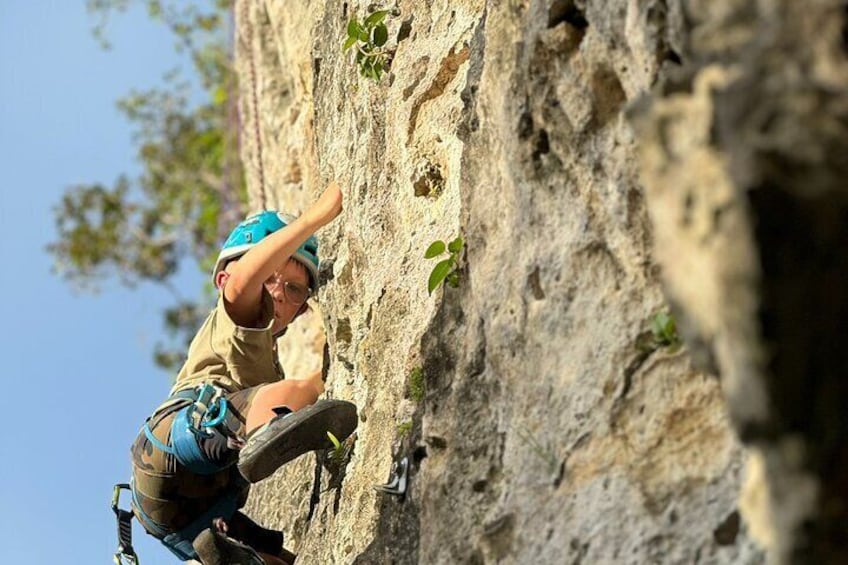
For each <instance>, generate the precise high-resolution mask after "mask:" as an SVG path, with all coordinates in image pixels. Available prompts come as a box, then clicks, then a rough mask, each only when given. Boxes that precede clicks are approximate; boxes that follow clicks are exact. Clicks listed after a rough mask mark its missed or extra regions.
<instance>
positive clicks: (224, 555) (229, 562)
mask: <svg viewBox="0 0 848 565" xmlns="http://www.w3.org/2000/svg"><path fill="white" fill-rule="evenodd" d="M192 546H193V547H194V550H195V551H196V552H197V556H198V557H199V558H200V562H201V563H203V565H265V560H264V559H262V558H261V557H260V556H259V554H258V553H256V551H254V550H253V549H252V548H250V547H248V546H246V545H244V544H242V543H240V542H237V541H236V540H234V539H232V538H229V537H227V536H225V535H223V534H220V533H218V532H215V531H213V530H212V529H211V528H207V529H205V530H203V531H202V532H200V534H198V536H197V537H196V538H195V539H194V542H192Z"/></svg>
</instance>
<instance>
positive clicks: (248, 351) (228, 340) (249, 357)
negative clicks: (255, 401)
mask: <svg viewBox="0 0 848 565" xmlns="http://www.w3.org/2000/svg"><path fill="white" fill-rule="evenodd" d="M273 323H274V301H273V298H271V295H270V294H268V292H267V291H265V290H264V289H263V291H262V310H261V316H260V323H259V324H257V325H258V326H260V327H257V328H244V327H241V326H239V325H237V324H236V323H235V322H234V321H233V320H232V318H230V316H229V314H228V313H227V309H226V308H225V306H224V298H223V295H221V296H219V297H218V303H217V305H216V306H215V309H214V310H212V312H211V313H210V314H209V316H208V317H207V318H206V321H205V322H203V325H202V326H201V327H200V330H198V332H197V335H195V336H194V339H193V340H192V342H191V345H190V346H189V349H188V358H187V359H186V362H185V364H184V365H183V368H182V369H180V372H179V374H178V375H177V380H176V383H175V384H174V386H173V388H172V389H171V394H174V393H175V392H177V391H179V390H184V389H187V388H193V387H195V386H197V385H200V384H203V383H210V384H214V385H217V386H219V387H221V388H224V389H226V390H227V391H229V392H236V391H239V390H244V389H245V388H249V387H253V386H257V385H261V384H266V383H271V382H275V381H278V380H280V379H281V378H283V374H282V371H281V369H280V366H279V363H278V362H277V357H276V356H277V352H276V349H275V347H274V341H275V340H274V336H273V334H272V333H271V326H272V325H273Z"/></svg>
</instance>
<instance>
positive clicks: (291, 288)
mask: <svg viewBox="0 0 848 565" xmlns="http://www.w3.org/2000/svg"><path fill="white" fill-rule="evenodd" d="M265 288H266V289H268V292H269V293H270V294H271V297H272V298H273V299H274V325H273V326H272V331H273V333H274V335H277V334H278V333H280V332H281V331H283V330H284V329H285V328H286V326H288V325H289V323H290V322H291V321H292V320H293V319H294V317H295V316H296V315H297V313H298V311H299V310H300V309H301V307H303V304H304V303H305V301H306V298H308V297H309V275H308V274H307V273H306V267H304V266H303V265H301V264H300V263H299V262H298V261H296V260H294V259H291V260H289V262H288V263H286V264H285V266H284V267H283V268H282V269H280V270H279V271H277V272H276V273H274V275H273V276H272V277H271V278H270V279H268V280H267V281H266V282H265Z"/></svg>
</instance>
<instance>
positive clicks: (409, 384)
mask: <svg viewBox="0 0 848 565" xmlns="http://www.w3.org/2000/svg"><path fill="white" fill-rule="evenodd" d="M406 395H407V396H408V397H409V399H410V400H413V401H415V402H421V400H422V399H423V398H424V370H423V369H422V368H421V367H415V368H414V369H412V372H410V373H409V377H408V378H407V379H406Z"/></svg>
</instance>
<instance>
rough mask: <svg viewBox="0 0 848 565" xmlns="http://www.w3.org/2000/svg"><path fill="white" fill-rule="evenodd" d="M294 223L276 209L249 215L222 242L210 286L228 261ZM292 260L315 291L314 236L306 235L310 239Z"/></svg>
mask: <svg viewBox="0 0 848 565" xmlns="http://www.w3.org/2000/svg"><path fill="white" fill-rule="evenodd" d="M293 220H294V218H292V217H290V216H286V215H284V214H282V213H280V212H277V211H275V210H265V211H263V212H259V213H258V214H254V215H252V216H248V217H247V219H245V220H244V221H243V222H242V223H240V224H239V225H237V226H236V228H235V229H234V230H233V231H232V232H231V233H230V236H229V237H228V238H227V241H225V242H224V246H223V247H222V248H221V253H219V254H218V260H217V261H216V262H215V270H213V271H212V282H213V284H214V282H215V277H216V276H217V275H218V272H219V271H221V270H223V269H224V265H226V264H227V261H231V260H233V259H236V258H238V257H241V256H242V255H244V254H245V253H247V250H248V249H250V248H251V247H253V246H254V245H256V244H257V243H259V242H260V241H262V239H264V238H265V237H267V236H269V235H271V234H272V233H274V232H275V231H277V230H280V229H282V228H284V227H286V226H287V225H289V224H290V223H291V222H292V221H293ZM292 258H293V259H296V260H297V261H299V262H300V263H302V264H303V265H304V266H305V267H306V271H307V272H308V273H309V279H310V285H311V286H312V288H313V289H316V288H318V240H317V239H316V238H315V236H314V235H311V236H309V239H307V240H306V241H304V242H303V244H301V246H300V247H298V248H297V250H296V251H295V252H294V255H292Z"/></svg>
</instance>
